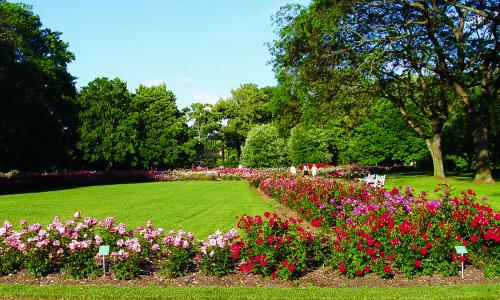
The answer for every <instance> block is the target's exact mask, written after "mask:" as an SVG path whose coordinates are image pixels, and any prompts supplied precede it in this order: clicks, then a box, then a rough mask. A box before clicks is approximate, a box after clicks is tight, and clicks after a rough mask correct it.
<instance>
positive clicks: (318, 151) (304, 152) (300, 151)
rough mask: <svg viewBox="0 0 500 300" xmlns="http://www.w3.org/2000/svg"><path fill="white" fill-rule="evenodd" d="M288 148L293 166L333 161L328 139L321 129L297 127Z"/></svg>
mask: <svg viewBox="0 0 500 300" xmlns="http://www.w3.org/2000/svg"><path fill="white" fill-rule="evenodd" d="M287 146H288V153H289V156H290V161H291V162H292V164H293V165H303V164H307V163H317V162H329V161H331V159H332V154H331V153H330V152H329V151H328V139H327V137H326V135H325V133H324V132H323V131H322V130H321V129H319V128H314V127H306V126H305V125H300V124H299V125H297V126H296V127H294V128H293V129H292V131H291V132H290V138H289V139H288V144H287Z"/></svg>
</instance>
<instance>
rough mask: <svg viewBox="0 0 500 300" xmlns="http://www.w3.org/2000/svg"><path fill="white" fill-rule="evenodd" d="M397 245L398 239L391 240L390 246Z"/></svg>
mask: <svg viewBox="0 0 500 300" xmlns="http://www.w3.org/2000/svg"><path fill="white" fill-rule="evenodd" d="M397 244H399V240H398V239H392V240H391V245H392V246H395V245H397Z"/></svg>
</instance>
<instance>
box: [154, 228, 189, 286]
mask: <svg viewBox="0 0 500 300" xmlns="http://www.w3.org/2000/svg"><path fill="white" fill-rule="evenodd" d="M193 240H194V233H192V232H188V233H186V232H185V231H184V230H182V229H181V230H179V231H177V232H176V231H175V230H171V231H170V232H169V233H168V235H167V236H166V237H164V238H163V240H162V242H161V244H160V251H161V253H160V261H159V264H160V268H161V272H162V273H163V275H165V276H167V277H179V276H183V275H185V274H186V273H187V272H188V271H189V270H190V269H192V268H193V258H194V255H195V253H196V252H195V248H194V243H193Z"/></svg>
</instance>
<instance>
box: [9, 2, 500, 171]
mask: <svg viewBox="0 0 500 300" xmlns="http://www.w3.org/2000/svg"><path fill="white" fill-rule="evenodd" d="M462 2H464V3H462ZM465 2H467V1H458V2H457V3H453V4H450V3H439V4H436V3H434V4H432V3H431V2H429V3H427V1H421V2H418V3H417V4H418V5H417V4H414V5H413V4H411V3H410V2H407V1H396V2H394V1H390V2H389V1H381V2H380V3H379V5H377V6H372V4H371V3H368V4H367V3H366V2H359V3H358V2H356V1H354V2H352V3H349V4H346V3H344V2H341V3H337V1H327V0H316V1H313V2H312V3H311V5H309V6H308V7H301V6H294V5H288V6H285V7H283V8H281V10H280V11H279V12H278V13H277V14H276V15H275V17H274V20H275V25H276V27H277V28H276V29H277V32H278V35H279V36H278V39H277V40H276V41H273V42H271V43H269V48H270V51H271V53H272V55H273V60H272V63H273V66H274V71H275V73H276V78H277V79H278V84H277V85H276V86H274V87H258V86H257V85H255V84H251V83H248V84H242V85H240V86H239V87H236V88H235V89H233V90H232V91H231V96H230V97H228V98H227V99H219V101H218V102H217V103H215V104H201V103H194V104H192V105H191V106H190V107H187V108H184V109H182V110H179V108H178V107H177V105H176V97H175V95H174V94H173V92H172V91H169V90H168V89H167V87H166V85H165V84H163V85H158V86H152V87H146V86H140V87H138V88H137V89H136V90H135V91H133V92H131V91H129V90H128V89H127V86H126V83H125V82H123V81H122V80H120V79H119V78H115V79H108V78H97V79H95V80H94V81H92V82H90V83H89V84H87V85H86V86H84V87H82V88H81V90H80V91H77V90H76V89H75V83H74V80H75V78H74V77H73V76H72V75H71V74H70V73H69V72H68V71H67V64H68V63H69V62H71V61H72V60H73V59H74V55H73V54H72V53H71V52H69V51H68V45H67V44H66V43H65V42H64V41H62V40H61V39H60V33H59V32H53V31H51V30H50V29H46V28H43V27H42V24H41V22H40V19H39V17H38V16H36V15H35V14H33V12H32V11H31V10H30V8H29V7H27V6H23V5H19V4H12V3H7V2H6V1H4V0H0V25H1V27H0V37H1V38H0V97H1V101H0V171H7V170H12V169H18V170H27V171H32V170H60V169H72V170H76V169H82V168H93V169H166V168H175V167H191V166H196V165H203V166H205V165H208V166H216V165H225V166H237V165H238V164H240V163H243V164H245V165H247V166H255V167H273V166H283V165H289V164H294V165H300V164H304V163H313V162H329V163H333V164H344V163H360V164H364V165H393V164H401V165H415V164H416V165H417V166H418V167H422V168H431V169H434V174H435V175H436V176H444V175H445V174H444V170H445V169H446V170H461V171H465V170H473V169H476V174H477V178H478V179H480V180H485V181H488V180H490V179H491V172H490V169H491V167H492V166H493V167H494V166H498V165H499V160H500V150H499V149H500V147H499V141H500V139H499V132H500V129H499V126H498V124H500V103H499V102H500V101H499V100H498V99H499V95H498V88H499V72H498V55H499V53H500V51H496V50H498V49H500V46H499V42H498V36H500V33H499V32H498V31H499V29H498V21H497V17H494V12H495V11H498V9H496V10H495V7H497V8H498V3H497V2H495V1H492V2H490V1H483V2H480V3H479V2H478V3H477V4H476V3H472V4H470V3H468V2H467V3H465ZM391 3H395V5H394V6H393V8H391V7H392V6H391ZM433 5H438V6H433ZM495 5H496V6H495ZM459 11H461V12H462V14H460V13H458V12H459ZM464 12H466V13H464ZM382 15H383V16H384V17H383V18H381V17H380V16H382ZM478 15H479V16H481V20H482V21H481V22H478V21H477V20H478V18H477V16H478ZM492 16H493V19H492ZM404 20H407V21H406V22H405V21H404ZM495 20H496V21H495ZM401 22H403V23H401ZM460 22H463V24H465V25H464V26H463V27H453V26H455V25H453V24H461V23H460ZM431 23H432V24H433V26H435V27H436V28H435V30H431V31H428V30H427V29H428V27H429V26H430V25H429V24H431ZM450 26H452V27H450ZM369 28H372V29H371V30H369ZM457 28H458V29H457ZM460 28H461V29H460ZM460 30H461V31H460ZM474 30H476V31H474ZM409 32H414V33H413V34H410V33H409ZM453 32H455V33H453ZM460 32H461V37H460V38H459V41H458V42H457V40H456V39H457V34H458V33H460ZM473 32H475V33H474V34H472V33H473ZM495 49H496V50H495ZM443 55H444V57H443Z"/></svg>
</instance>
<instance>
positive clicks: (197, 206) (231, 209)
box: [0, 181, 276, 239]
mask: <svg viewBox="0 0 500 300" xmlns="http://www.w3.org/2000/svg"><path fill="white" fill-rule="evenodd" d="M275 205H276V203H275V202H273V201H270V200H263V199H262V198H261V197H260V196H259V195H258V194H257V193H256V192H255V191H253V190H252V188H251V187H250V186H249V185H248V184H247V183H246V182H244V181H180V182H154V183H136V184H117V185H105V186H92V187H82V188H74V189H66V190H57V191H50V192H39V193H26V194H16V195H3V196H0V221H3V220H9V221H10V222H11V223H13V224H14V226H18V224H19V221H21V220H23V219H24V220H27V221H28V222H30V223H35V222H40V223H42V224H43V225H46V224H48V223H49V222H50V221H52V218H53V217H54V216H60V217H61V218H62V219H63V220H66V219H69V218H72V217H73V213H74V212H75V211H81V213H82V216H91V217H95V218H98V219H104V218H106V217H109V216H113V217H115V218H116V219H117V222H123V223H125V224H126V225H127V226H128V228H129V229H132V228H133V227H135V226H137V225H145V224H146V221H148V220H151V221H152V222H153V224H155V225H156V226H160V227H163V228H164V229H166V230H170V229H174V230H177V229H184V230H186V231H193V232H194V233H195V234H196V236H197V237H198V238H200V239H201V238H204V237H206V236H207V235H208V234H211V233H213V232H214V231H215V230H217V229H221V230H227V229H231V228H233V227H235V226H236V221H237V219H236V218H237V217H238V216H241V215H243V214H245V213H246V214H262V213H263V212H265V211H266V210H269V211H270V210H272V209H273V207H274V206H275ZM132 226H133V227H132Z"/></svg>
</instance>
